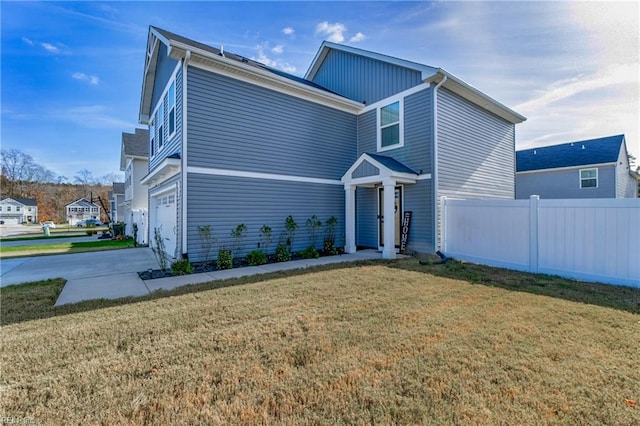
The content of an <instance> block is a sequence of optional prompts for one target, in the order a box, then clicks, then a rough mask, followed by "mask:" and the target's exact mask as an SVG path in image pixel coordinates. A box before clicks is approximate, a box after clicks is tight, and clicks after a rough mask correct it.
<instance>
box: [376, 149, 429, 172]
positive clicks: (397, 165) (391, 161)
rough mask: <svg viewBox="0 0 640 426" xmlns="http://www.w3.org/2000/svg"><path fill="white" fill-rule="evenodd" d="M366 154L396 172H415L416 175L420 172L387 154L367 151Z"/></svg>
mask: <svg viewBox="0 0 640 426" xmlns="http://www.w3.org/2000/svg"><path fill="white" fill-rule="evenodd" d="M366 154H367V155H368V156H369V157H371V158H373V159H374V160H376V161H377V162H378V163H380V164H382V165H383V166H384V167H386V168H388V169H389V170H392V171H394V172H400V173H411V174H414V175H417V174H418V172H416V171H415V170H413V169H412V168H410V167H407V166H405V165H404V164H402V163H401V162H399V161H398V160H396V159H395V158H391V157H387V156H385V155H380V154H372V153H370V152H367V153H366Z"/></svg>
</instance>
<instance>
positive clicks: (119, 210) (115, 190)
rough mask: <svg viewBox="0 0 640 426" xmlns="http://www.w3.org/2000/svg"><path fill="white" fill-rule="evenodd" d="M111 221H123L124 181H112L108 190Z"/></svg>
mask: <svg viewBox="0 0 640 426" xmlns="http://www.w3.org/2000/svg"><path fill="white" fill-rule="evenodd" d="M109 205H110V207H109V208H110V210H111V211H110V212H109V214H110V217H109V220H110V221H111V222H124V217H125V216H124V210H125V209H124V182H113V184H112V185H111V191H109Z"/></svg>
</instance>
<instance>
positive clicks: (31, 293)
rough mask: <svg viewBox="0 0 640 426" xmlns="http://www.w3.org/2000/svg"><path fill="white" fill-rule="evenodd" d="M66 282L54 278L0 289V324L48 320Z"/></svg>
mask: <svg viewBox="0 0 640 426" xmlns="http://www.w3.org/2000/svg"><path fill="white" fill-rule="evenodd" d="M65 282H66V280H64V279H62V278H54V279H49V280H44V281H36V282H33V283H28V284H20V285H11V286H7V287H2V288H0V303H1V306H0V324H1V325H7V324H13V323H16V322H22V321H30V320H36V319H42V318H48V317H50V316H53V315H54V312H55V308H54V307H53V304H54V303H56V300H57V299H58V296H59V295H60V292H61V291H62V287H64V284H65Z"/></svg>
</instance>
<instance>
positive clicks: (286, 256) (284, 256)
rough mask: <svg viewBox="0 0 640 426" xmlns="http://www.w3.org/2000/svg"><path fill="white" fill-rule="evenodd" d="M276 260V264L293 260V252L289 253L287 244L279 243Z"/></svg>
mask: <svg viewBox="0 0 640 426" xmlns="http://www.w3.org/2000/svg"><path fill="white" fill-rule="evenodd" d="M275 259H276V262H287V261H289V260H291V252H290V251H289V246H288V245H287V244H286V243H284V242H280V243H278V246H277V247H276V254H275Z"/></svg>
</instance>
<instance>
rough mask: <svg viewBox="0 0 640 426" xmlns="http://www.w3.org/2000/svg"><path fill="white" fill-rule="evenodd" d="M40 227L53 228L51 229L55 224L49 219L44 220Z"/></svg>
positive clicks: (54, 227)
mask: <svg viewBox="0 0 640 426" xmlns="http://www.w3.org/2000/svg"><path fill="white" fill-rule="evenodd" d="M42 227H43V228H53V229H56V224H55V223H53V222H51V221H50V220H48V221H46V222H44V223H43V224H42Z"/></svg>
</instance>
